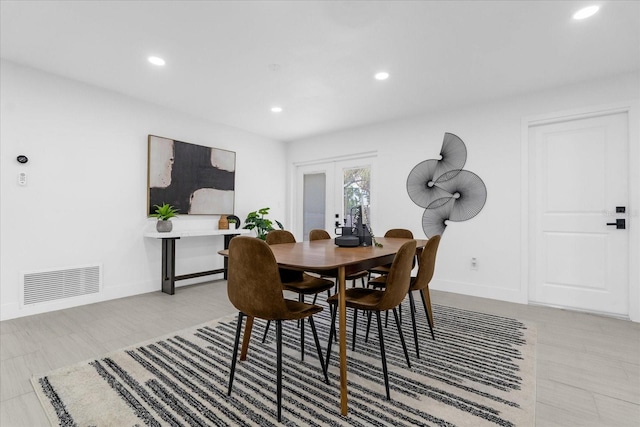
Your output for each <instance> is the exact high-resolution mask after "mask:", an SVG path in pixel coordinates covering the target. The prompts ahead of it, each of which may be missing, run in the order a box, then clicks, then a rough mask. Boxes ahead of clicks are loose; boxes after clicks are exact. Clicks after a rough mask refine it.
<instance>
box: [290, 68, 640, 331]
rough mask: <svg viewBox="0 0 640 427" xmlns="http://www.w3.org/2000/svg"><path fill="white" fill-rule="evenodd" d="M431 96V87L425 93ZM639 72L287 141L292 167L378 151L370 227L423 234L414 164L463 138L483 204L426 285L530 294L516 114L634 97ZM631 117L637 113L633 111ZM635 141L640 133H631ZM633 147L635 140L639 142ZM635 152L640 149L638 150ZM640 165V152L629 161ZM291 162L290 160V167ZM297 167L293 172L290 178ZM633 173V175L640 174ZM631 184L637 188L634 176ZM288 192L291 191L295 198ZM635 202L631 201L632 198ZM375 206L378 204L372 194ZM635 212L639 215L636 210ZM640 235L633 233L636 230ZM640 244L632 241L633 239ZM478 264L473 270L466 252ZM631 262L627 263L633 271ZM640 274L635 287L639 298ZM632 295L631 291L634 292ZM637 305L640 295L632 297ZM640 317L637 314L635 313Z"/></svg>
mask: <svg viewBox="0 0 640 427" xmlns="http://www.w3.org/2000/svg"><path fill="white" fill-rule="evenodd" d="M425 96H428V94H425ZM639 97H640V75H639V74H638V73H633V74H626V75H621V76H617V77H615V78H611V79H606V80H599V81H594V82H588V83H583V84H576V85H575V86H570V87H563V88H558V89H554V90H549V91H546V92H542V93H536V94H531V95H529V96H521V97H517V98H513V99H508V100H500V101H495V102H492V103H487V104H483V105H475V106H468V107H465V108H460V109H456V110H453V111H443V112H434V113H429V114H424V115H421V116H418V117H413V118H407V119H403V120H397V121H393V122H387V123H382V124H378V125H375V126H368V127H363V128H359V129H352V130H349V131H344V132H339V133H335V134H330V135H325V136H321V137H316V138H310V139H306V140H301V141H295V142H293V143H290V144H289V149H288V155H289V160H290V162H291V164H292V165H295V164H296V163H304V162H308V161H311V160H316V159H321V158H328V157H329V156H328V155H327V153H331V155H330V157H335V156H336V155H339V154H341V153H342V154H345V155H346V154H353V153H359V152H366V151H372V150H373V151H377V152H378V156H379V157H378V168H377V170H376V171H374V174H373V176H372V181H373V185H377V186H378V187H377V193H378V197H379V200H380V201H379V202H378V205H377V206H375V209H376V211H375V212H376V213H375V215H373V220H372V221H373V224H372V226H373V231H374V233H375V234H376V235H383V234H384V231H385V230H387V229H389V228H395V227H403V228H409V229H411V230H412V231H413V233H414V235H415V236H416V237H418V238H420V237H422V238H424V232H423V231H422V213H423V212H424V209H422V208H420V207H418V206H417V205H415V204H414V203H413V202H412V201H411V200H410V199H409V197H408V195H407V192H406V179H407V176H408V174H409V172H410V171H411V169H412V168H413V167H414V166H415V165H416V164H418V163H419V162H421V161H423V160H426V159H435V158H438V156H439V152H440V147H441V145H442V138H443V135H444V133H445V132H451V133H454V134H456V135H458V136H459V137H461V138H462V139H463V140H464V141H465V143H466V145H467V151H468V158H467V163H466V165H465V169H467V170H470V171H472V172H474V173H476V174H478V175H479V176H480V177H481V178H482V179H483V180H484V182H485V184H486V186H487V191H488V198H487V203H486V205H485V207H484V209H483V210H482V211H481V212H480V214H479V215H478V216H476V217H475V218H473V219H471V220H469V221H466V222H456V223H451V224H450V226H449V227H447V230H446V232H445V238H444V239H443V240H442V243H441V244H440V249H439V252H438V267H437V271H436V274H435V278H434V282H433V284H432V288H434V289H441V290H447V291H453V292H459V293H464V294H469V295H475V296H482V297H488V298H494V299H500V300H506V301H513V302H521V303H525V302H526V301H527V289H526V286H527V284H526V283H523V282H522V280H521V268H522V267H521V248H522V242H521V227H522V226H523V224H521V161H522V159H521V139H522V121H523V119H525V118H526V117H528V116H534V115H539V114H546V113H552V112H558V111H564V110H570V109H576V108H582V107H585V106H586V107H590V106H598V105H602V104H608V103H613V102H618V101H629V100H636V102H637V100H638V98H639ZM635 117H637V115H636V116H635ZM632 126H636V127H637V126H638V124H637V123H636V124H632ZM632 134H633V135H635V138H636V139H637V132H632ZM635 144H636V145H637V141H635ZM636 153H637V151H636ZM634 163H635V167H636V169H637V168H638V167H640V159H633V161H632V166H633V164H634ZM291 167H292V168H295V166H291ZM294 175H295V174H294V172H293V171H292V170H290V175H289V176H290V177H293V176H294ZM637 176H638V175H637V174H635V178H634V179H635V180H636V181H638V179H637ZM632 188H635V189H638V188H640V182H635V183H633V185H632ZM290 193H291V192H289V194H288V197H289V198H290V199H291V194H290ZM636 200H637V198H636ZM372 204H373V205H375V204H376V201H375V200H373V201H372ZM635 208H636V212H637V207H635ZM637 235H638V234H637V233H635V236H637ZM635 245H636V247H637V245H638V243H637V242H636V243H635ZM472 257H476V258H477V259H478V262H479V268H478V270H477V271H473V270H471V269H470V268H469V266H470V259H471V258H472ZM638 264H639V263H637V261H635V262H633V260H632V268H634V269H636V270H637V269H638ZM637 273H638V272H637V271H636V272H635V273H634V274H632V277H634V281H633V282H632V286H633V287H634V289H636V291H634V292H632V293H631V295H636V296H637V295H638V291H637V288H638V286H639V285H638V280H637V278H638V274H637ZM636 299H637V298H636ZM633 304H635V306H636V312H637V306H640V301H635V302H633ZM636 320H637V319H636Z"/></svg>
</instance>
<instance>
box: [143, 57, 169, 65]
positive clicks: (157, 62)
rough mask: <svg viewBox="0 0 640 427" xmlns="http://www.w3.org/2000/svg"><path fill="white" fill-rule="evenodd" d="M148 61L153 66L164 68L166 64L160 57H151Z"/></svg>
mask: <svg viewBox="0 0 640 427" xmlns="http://www.w3.org/2000/svg"><path fill="white" fill-rule="evenodd" d="M147 60H148V61H149V62H151V63H152V64H153V65H157V66H158V67H162V66H163V65H164V64H165V62H164V59H162V58H160V57H158V56H150V57H149V58H147Z"/></svg>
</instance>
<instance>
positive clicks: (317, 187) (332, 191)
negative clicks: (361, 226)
mask: <svg viewBox="0 0 640 427" xmlns="http://www.w3.org/2000/svg"><path fill="white" fill-rule="evenodd" d="M374 163H375V156H363V157H357V158H352V159H349V160H335V161H326V162H322V163H314V164H305V165H298V166H297V168H296V195H295V199H294V206H295V217H296V221H295V234H296V237H297V238H298V240H308V239H309V231H311V230H313V229H314V228H322V229H325V230H327V231H328V232H329V234H332V235H333V234H335V233H334V231H335V229H336V227H339V226H344V225H345V224H347V225H351V221H352V218H351V214H352V208H354V207H356V206H361V207H362V211H363V216H364V220H365V222H366V223H367V224H370V223H371V217H372V212H371V198H372V187H371V176H372V171H373V167H374Z"/></svg>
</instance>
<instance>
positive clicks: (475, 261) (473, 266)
mask: <svg viewBox="0 0 640 427" xmlns="http://www.w3.org/2000/svg"><path fill="white" fill-rule="evenodd" d="M471 269H472V270H477V269H478V258H475V257H473V258H471Z"/></svg>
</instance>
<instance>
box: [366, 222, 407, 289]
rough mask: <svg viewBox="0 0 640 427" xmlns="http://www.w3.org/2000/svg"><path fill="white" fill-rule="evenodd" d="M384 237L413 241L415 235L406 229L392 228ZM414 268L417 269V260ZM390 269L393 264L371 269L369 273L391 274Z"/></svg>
mask: <svg viewBox="0 0 640 427" xmlns="http://www.w3.org/2000/svg"><path fill="white" fill-rule="evenodd" d="M384 237H399V238H401V239H413V233H412V232H411V230H407V229H405V228H392V229H391V230H387V232H386V233H384ZM413 266H414V267H415V259H414V262H413ZM390 267H391V264H387V265H379V266H377V267H374V268H370V269H369V273H374V274H379V275H384V274H389V268H390ZM369 277H371V274H370V275H369Z"/></svg>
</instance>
